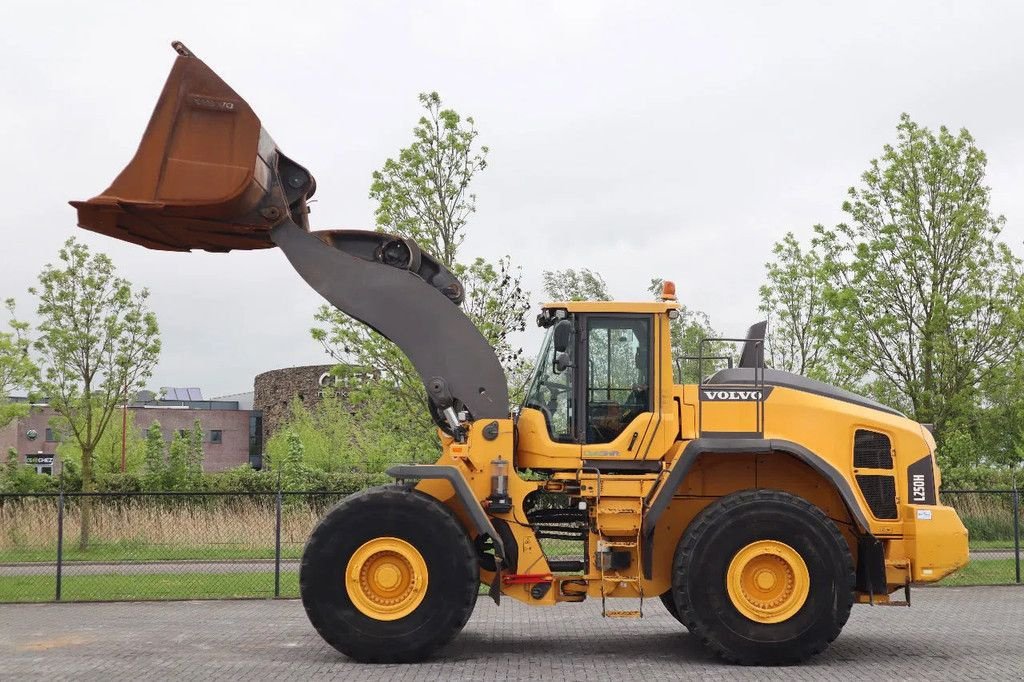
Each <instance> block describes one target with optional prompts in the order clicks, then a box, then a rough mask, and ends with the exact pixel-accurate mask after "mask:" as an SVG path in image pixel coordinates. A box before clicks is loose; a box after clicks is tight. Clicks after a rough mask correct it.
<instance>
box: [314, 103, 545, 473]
mask: <svg viewBox="0 0 1024 682" xmlns="http://www.w3.org/2000/svg"><path fill="white" fill-rule="evenodd" d="M420 103H421V104H422V105H423V107H424V109H425V110H426V111H425V115H424V116H422V117H421V118H420V120H419V122H418V123H417V125H416V127H415V128H414V129H413V142H412V143H411V144H410V145H409V146H408V147H406V148H403V149H401V150H400V151H399V154H398V156H397V157H396V158H390V159H387V160H386V161H385V162H384V166H383V167H382V168H381V169H380V170H378V171H376V172H374V174H373V182H372V185H371V187H370V198H371V199H374V200H375V201H376V202H377V209H376V214H375V215H376V223H377V229H378V230H380V231H382V232H388V233H392V234H397V235H400V236H403V237H411V238H413V239H415V240H416V242H417V243H418V244H420V246H421V247H423V248H424V250H426V251H428V252H430V253H432V254H433V255H434V256H435V257H437V258H438V260H439V261H440V262H441V263H442V264H443V265H444V266H446V267H448V268H449V269H450V270H452V272H453V273H455V274H456V275H457V276H458V277H460V279H461V280H462V283H463V286H464V288H465V290H466V296H465V302H464V303H463V306H464V308H463V309H464V310H465V312H466V314H467V315H468V316H469V317H470V319H471V320H473V322H474V323H475V324H476V325H477V327H478V328H479V329H480V330H481V333H483V335H484V337H485V338H486V339H487V340H488V341H489V342H490V344H491V345H492V346H493V347H494V349H495V353H496V354H497V355H498V358H499V360H500V361H501V362H502V365H503V367H504V368H505V371H506V375H507V376H509V377H510V378H511V382H512V383H514V382H515V378H516V377H518V376H520V375H521V374H522V373H523V368H524V366H525V364H526V363H525V362H524V359H523V357H522V351H521V349H519V348H516V347H515V346H514V345H513V344H512V342H511V340H510V335H511V334H514V333H515V332H517V331H521V330H522V329H524V328H525V313H526V311H527V310H528V309H529V295H528V294H527V292H525V291H524V290H523V287H522V283H521V273H520V271H519V269H518V268H515V267H513V266H512V265H511V263H510V261H509V259H508V258H507V257H506V258H502V259H499V260H498V261H497V263H496V264H492V263H489V262H488V261H486V260H483V259H476V260H474V261H472V262H471V263H469V264H468V265H467V264H464V263H460V262H459V261H458V260H457V256H458V251H459V247H460V245H461V244H462V242H463V240H464V238H465V234H466V229H467V227H468V220H469V216H470V215H471V214H472V213H473V212H474V211H475V210H476V196H475V195H474V194H472V192H471V191H470V186H471V185H472V181H473V179H474V178H475V176H476V174H477V173H478V172H480V171H481V170H483V169H484V168H486V167H487V151H488V150H487V148H486V147H483V146H480V147H477V146H476V138H477V135H478V133H477V130H476V127H475V124H474V122H473V119H472V118H470V117H466V118H463V117H462V116H460V115H459V114H458V113H456V112H455V111H453V110H451V109H444V108H442V106H441V98H440V96H438V94H437V93H425V94H421V95H420ZM315 323H316V324H315V326H314V328H313V329H312V335H313V338H314V339H316V340H318V341H320V342H321V343H322V344H323V346H324V348H325V350H326V351H327V352H328V354H330V355H331V357H332V358H334V359H335V360H336V361H338V362H339V363H343V364H346V365H350V366H354V367H357V368H360V369H365V370H370V372H371V373H372V376H373V377H374V379H375V380H371V381H367V382H365V385H363V386H361V387H357V388H354V389H353V390H352V391H351V392H350V393H349V396H348V397H349V399H350V400H351V401H352V402H353V403H354V404H359V403H367V404H374V405H375V406H376V407H378V408H379V409H381V410H382V411H383V412H385V413H387V414H396V415H400V417H399V419H398V421H396V422H394V423H392V424H391V425H389V426H387V427H385V428H386V429H387V434H386V435H387V437H389V438H390V437H391V436H392V435H394V432H395V430H396V429H397V430H398V431H399V432H400V438H401V440H402V441H403V442H407V443H410V444H412V445H413V447H414V449H415V450H416V451H417V452H419V453H420V454H419V455H418V456H417V457H416V458H415V459H417V460H419V459H431V458H433V456H434V454H435V453H436V451H437V439H436V435H435V432H434V428H433V422H432V421H431V419H430V416H429V412H428V410H427V397H426V392H425V391H424V389H423V384H422V381H421V380H420V377H419V375H418V374H417V373H416V371H415V370H414V368H413V367H412V364H411V363H410V362H409V361H408V359H407V358H406V357H405V355H404V354H403V353H402V352H401V351H400V350H399V349H398V348H397V347H396V346H395V345H394V344H392V343H391V342H389V341H387V340H386V339H384V338H383V337H381V336H380V335H378V334H377V333H376V332H373V331H372V330H370V329H369V328H368V327H366V326H365V325H363V324H361V323H359V322H356V321H355V320H353V319H352V318H350V317H349V316H347V315H345V314H344V313H341V312H340V311H338V310H335V309H334V308H332V307H330V306H326V305H325V306H322V307H321V308H320V309H319V311H318V312H317V314H316V317H315ZM381 435H382V436H384V435H385V434H381Z"/></svg>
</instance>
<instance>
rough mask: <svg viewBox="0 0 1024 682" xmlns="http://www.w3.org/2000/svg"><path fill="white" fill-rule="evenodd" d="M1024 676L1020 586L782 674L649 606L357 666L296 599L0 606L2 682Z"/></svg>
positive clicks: (877, 617)
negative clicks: (700, 637)
mask: <svg viewBox="0 0 1024 682" xmlns="http://www.w3.org/2000/svg"><path fill="white" fill-rule="evenodd" d="M140 677H146V678H150V679H165V678H175V679H210V678H218V679H236V678H237V679H247V680H248V679H286V678H292V679H308V678H314V677H323V678H326V677H332V678H337V679H351V680H359V679H374V680H385V679H397V680H438V679H441V680H461V679H473V680H485V679H495V680H505V679H521V680H545V682H557V681H559V680H602V679H611V680H624V679H645V680H667V679H691V678H697V677H700V678H701V679H705V680H706V679H759V680H762V679H788V680H799V679H843V680H846V679H873V680H877V679H902V680H912V679H933V680H934V679H984V680H992V679H1021V678H1022V677H1024V588H1015V587H973V588H937V589H919V590H916V591H915V592H914V607H913V608H911V609H905V608H895V607H892V608H882V607H875V608H871V607H868V606H855V607H854V611H853V615H852V617H851V618H850V622H849V624H848V625H847V626H846V629H845V631H844V632H843V634H842V635H841V636H840V637H839V639H838V640H837V641H836V642H835V643H834V644H833V645H832V647H831V648H830V649H829V650H828V651H827V652H826V653H825V654H823V655H821V656H819V657H818V658H816V659H814V660H813V661H811V662H810V663H807V664H804V665H801V666H797V667H792V668H774V669H764V668H760V669H759V668H736V667H730V666H726V665H724V664H722V663H719V662H718V661H716V660H715V659H713V658H712V657H710V656H709V655H708V654H707V653H706V652H705V651H704V650H703V649H702V648H701V647H700V646H699V645H698V644H697V643H696V642H695V641H694V640H693V638H692V637H690V636H689V635H688V634H687V633H686V631H685V629H683V628H682V627H681V626H680V625H678V624H677V623H676V621H675V620H673V619H672V617H671V616H669V615H668V614H667V613H665V611H664V610H663V608H662V606H661V604H660V603H658V602H657V601H655V602H653V603H650V604H649V608H648V614H647V616H646V617H645V618H644V619H643V620H639V621H622V620H611V619H602V618H601V617H600V610H599V605H598V604H597V603H594V602H588V603H585V604H580V605H569V604H567V605H563V606H560V607H556V608H552V609H540V608H530V607H526V606H522V605H519V604H517V603H515V602H509V603H507V604H503V605H502V606H501V607H500V608H498V607H495V606H494V604H493V603H491V602H490V601H489V600H486V599H485V598H481V600H480V602H479V603H478V604H477V608H476V612H475V613H474V615H473V618H472V620H471V621H470V622H469V625H468V626H467V627H466V629H465V630H464V631H463V633H462V634H461V635H460V636H459V638H458V639H456V640H455V642H454V643H453V644H451V645H450V646H449V647H448V648H447V649H446V650H445V651H444V652H443V653H442V654H440V655H439V656H438V657H437V658H436V659H435V660H433V661H431V662H428V663H422V664H419V665H405V666H364V665H360V664H357V663H353V662H352V661H350V660H348V659H346V658H345V657H343V656H342V655H341V654H339V653H337V652H335V651H334V650H333V649H331V648H330V647H328V646H327V645H325V644H324V643H323V642H322V641H321V640H320V638H319V637H318V636H317V634H316V633H315V632H314V631H313V630H312V628H311V627H310V626H309V624H308V622H307V621H306V617H305V614H304V613H303V611H302V606H301V604H299V603H298V602H296V601H276V602H275V601H221V602H170V603H115V604H45V605H5V606H0V679H15V680H24V679H38V678H46V679H71V678H74V679H100V678H102V679H103V680H116V679H138V678H140Z"/></svg>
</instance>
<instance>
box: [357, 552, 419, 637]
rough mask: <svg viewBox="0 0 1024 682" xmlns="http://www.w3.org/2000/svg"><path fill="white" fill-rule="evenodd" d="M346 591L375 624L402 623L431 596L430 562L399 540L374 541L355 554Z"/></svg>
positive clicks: (358, 607)
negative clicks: (428, 566) (429, 581)
mask: <svg viewBox="0 0 1024 682" xmlns="http://www.w3.org/2000/svg"><path fill="white" fill-rule="evenodd" d="M345 588H346V590H347V591H348V596H349V598H350V599H351V600H352V603H353V604H354V605H355V607H356V608H357V609H359V610H360V611H361V612H362V613H363V614H364V615H366V616H369V617H370V618H373V619H375V620H398V619H399V618H404V617H405V616H408V615H409V614H410V613H412V612H413V611H415V610H416V607H417V606H419V605H420V602H422V601H423V597H425V596H426V594H427V562H425V561H424V560H423V556H422V555H421V554H420V553H419V551H418V550H417V549H416V548H415V547H413V546H412V545H410V544H409V543H408V542H406V541H405V540H400V539H399V538H390V537H385V538H374V539H373V540H370V541H369V542H365V543H363V545H362V546H360V547H359V549H357V550H356V551H355V553H354V554H352V558H350V559H349V560H348V566H347V567H346V568H345Z"/></svg>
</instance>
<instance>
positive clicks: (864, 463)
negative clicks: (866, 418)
mask: <svg viewBox="0 0 1024 682" xmlns="http://www.w3.org/2000/svg"><path fill="white" fill-rule="evenodd" d="M853 466H855V467H863V468H865V469H892V444H891V443H890V442H889V437H888V436H886V435H885V434H883V433H877V432H875V431H865V430H864V429H857V432H856V433H855V434H854V435H853Z"/></svg>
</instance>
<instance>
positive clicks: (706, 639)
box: [672, 489, 857, 665]
mask: <svg viewBox="0 0 1024 682" xmlns="http://www.w3.org/2000/svg"><path fill="white" fill-rule="evenodd" d="M765 501H771V502H781V503H784V504H787V505H791V506H794V507H797V508H799V509H801V510H803V511H805V512H807V513H809V514H811V515H812V516H815V517H817V518H818V519H819V520H820V521H822V522H823V526H824V527H825V528H827V529H828V530H829V532H830V535H831V538H832V540H833V541H834V542H835V543H836V545H837V546H838V547H839V548H840V550H841V555H842V557H843V558H844V563H845V571H844V572H845V582H846V583H847V584H848V585H849V597H850V598H849V599H844V600H842V601H841V603H840V604H839V611H838V613H837V618H836V622H835V623H834V627H833V628H832V629H831V630H830V631H829V632H828V634H827V636H826V637H825V638H823V639H822V640H819V643H818V644H817V645H816V646H814V647H812V648H808V649H803V650H801V651H794V652H792V654H790V655H786V656H783V657H782V658H781V659H772V660H771V661H764V660H762V659H760V658H758V657H757V656H755V655H748V654H744V653H742V652H736V651H733V650H731V649H729V648H727V647H726V646H725V645H724V644H723V643H722V642H721V641H720V640H719V639H718V638H717V637H716V636H715V633H714V632H712V631H710V630H709V629H708V628H706V627H704V625H702V624H701V621H700V619H699V618H698V616H697V613H696V612H695V610H694V608H693V605H692V604H690V602H689V599H688V595H687V593H686V590H672V592H674V593H675V596H676V606H677V609H678V614H679V615H678V619H679V621H680V622H681V623H682V624H683V625H685V626H686V628H687V630H689V631H690V632H691V633H692V634H694V635H696V636H697V637H699V638H700V640H701V642H702V643H703V644H704V646H706V647H708V648H709V649H711V650H712V651H714V652H715V653H716V654H717V655H718V656H720V657H721V658H722V659H723V660H725V661H728V662H729V663H734V664H739V665H763V664H766V663H768V664H774V665H779V664H782V665H791V664H795V663H801V662H803V661H805V660H807V659H809V658H811V657H812V656H815V655H817V654H819V653H821V652H822V651H824V650H825V648H826V647H827V646H828V645H829V644H830V643H831V642H833V641H834V640H835V638H836V637H838V636H839V633H840V632H841V631H842V629H843V626H844V625H845V624H846V622H847V620H848V619H849V617H850V610H851V608H852V606H853V593H854V589H855V585H856V581H857V575H856V571H855V569H854V565H853V558H852V556H851V555H850V549H849V546H848V545H847V543H846V540H845V538H843V536H842V534H841V533H840V532H839V529H838V528H837V527H836V525H835V523H833V522H832V520H831V519H829V518H828V517H827V516H826V515H825V514H824V513H823V512H822V511H821V509H819V508H818V507H817V506H815V505H813V504H811V503H810V502H808V501H807V500H805V499H803V498H801V497H797V496H796V495H792V494H790V493H787V492H785V491H782V490H769V489H759V490H742V491H739V492H736V493H732V494H730V495H727V496H725V497H723V498H721V499H719V500H717V501H716V502H714V503H712V504H711V505H709V506H707V507H706V508H705V509H704V510H703V511H702V512H701V513H700V514H698V515H697V517H696V518H694V520H693V521H692V522H691V523H690V525H689V527H688V528H687V529H686V532H685V533H684V534H683V539H682V541H681V542H680V544H679V547H678V549H677V550H676V556H675V560H674V561H673V574H674V575H673V577H674V578H675V580H673V584H675V582H676V580H679V581H680V583H682V584H685V580H686V573H687V570H688V567H689V565H690V557H691V555H692V554H693V552H694V549H695V548H696V546H697V545H698V543H699V542H700V540H701V539H702V537H703V535H704V534H705V533H706V532H708V530H710V529H711V528H714V527H715V526H716V525H717V524H718V523H719V522H720V519H721V517H723V516H724V515H726V514H727V513H728V512H730V511H732V510H734V509H736V508H738V507H740V506H743V505H748V504H761V503H763V502H765ZM843 577H844V576H840V577H839V579H838V580H837V582H838V583H839V584H843V582H844V581H843Z"/></svg>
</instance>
